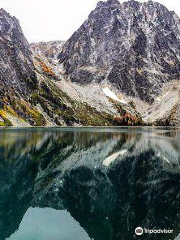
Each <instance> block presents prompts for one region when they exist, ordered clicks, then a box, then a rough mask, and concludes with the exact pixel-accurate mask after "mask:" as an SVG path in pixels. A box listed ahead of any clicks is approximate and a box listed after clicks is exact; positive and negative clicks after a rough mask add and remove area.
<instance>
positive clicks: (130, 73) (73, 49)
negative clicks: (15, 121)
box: [58, 0, 180, 103]
mask: <svg viewBox="0 0 180 240" xmlns="http://www.w3.org/2000/svg"><path fill="white" fill-rule="evenodd" d="M58 57H59V61H60V63H62V65H63V67H64V73H65V74H66V75H68V77H69V79H70V80H71V81H74V82H77V83H81V84H88V83H90V82H97V83H99V82H107V83H110V84H112V85H113V86H114V87H115V88H117V89H119V90H120V91H122V92H123V93H126V94H127V95H128V96H133V97H137V98H140V99H141V100H144V101H146V102H148V103H152V102H153V101H154V99H155V97H156V96H157V95H159V94H160V92H161V88H162V86H163V83H167V82H169V81H171V80H174V79H176V80H177V79H179V77H180V76H179V70H180V20H179V18H178V16H177V15H176V14H175V13H174V12H171V11H168V10H167V9H166V8H165V7H164V6H163V5H161V4H159V3H156V2H152V1H148V2H145V3H140V2H137V1H133V0H131V1H128V2H124V3H122V4H120V2H119V1H118V0H108V1H107V2H99V3H98V4H97V7H96V9H95V10H94V11H92V12H91V14H90V15H89V17H88V19H87V20H86V21H85V22H84V24H83V25H82V26H81V27H80V28H79V29H78V30H77V31H76V32H75V33H74V34H73V36H72V37H71V38H70V39H69V40H68V41H67V42H66V43H65V44H64V46H63V49H62V51H61V53H60V54H59V56H58Z"/></svg>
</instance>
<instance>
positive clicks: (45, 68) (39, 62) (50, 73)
mask: <svg viewBox="0 0 180 240" xmlns="http://www.w3.org/2000/svg"><path fill="white" fill-rule="evenodd" d="M36 60H37V62H36V65H39V66H41V69H42V71H43V72H44V73H45V74H47V75H48V76H51V77H56V74H55V73H54V72H53V70H52V68H51V67H49V66H47V65H46V64H45V63H44V62H43V61H42V60H41V59H40V58H39V56H36Z"/></svg>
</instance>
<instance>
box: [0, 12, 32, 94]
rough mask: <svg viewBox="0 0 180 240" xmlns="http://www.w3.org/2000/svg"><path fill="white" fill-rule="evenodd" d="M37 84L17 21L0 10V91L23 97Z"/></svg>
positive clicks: (26, 46) (26, 43)
mask: <svg viewBox="0 0 180 240" xmlns="http://www.w3.org/2000/svg"><path fill="white" fill-rule="evenodd" d="M36 84H37V79H36V74H35V68H34V64H33V60H32V56H31V51H30V48H29V44H28V42H27V40H26V38H25V37H24V35H23V32H22V29H21V27H20V25H19V22H18V20H17V19H16V18H15V17H11V16H10V15H9V14H8V13H7V12H6V11H5V10H3V9H1V10H0V91H1V93H0V94H1V95H6V94H7V92H11V91H12V92H13V91H15V92H16V93H17V94H20V95H21V96H23V97H26V96H27V94H29V88H35V86H36Z"/></svg>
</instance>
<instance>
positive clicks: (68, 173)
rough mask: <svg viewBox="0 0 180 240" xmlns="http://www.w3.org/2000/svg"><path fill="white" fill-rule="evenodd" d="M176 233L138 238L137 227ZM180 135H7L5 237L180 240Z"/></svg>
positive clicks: (2, 151)
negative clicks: (167, 230)
mask: <svg viewBox="0 0 180 240" xmlns="http://www.w3.org/2000/svg"><path fill="white" fill-rule="evenodd" d="M139 226H140V227H142V228H146V229H169V230H173V233H172V234H151V235H150V234H143V235H142V236H136V235H135V233H134V231H135V228H136V227H139ZM179 234H180V130H178V129H162V128H159V129H150V128H144V129H139V128H122V129H118V128H109V129H103V128H90V129H88V128H84V129H79V128H77V129H70V128H69V129H68V128H65V129H61V128H53V129H51V128H47V129H46V128H45V129H43V128H35V129H34V128H31V129H1V130H0V240H5V239H6V240H90V239H94V240H132V239H143V240H144V239H145V240H146V239H150V240H151V239H152V240H153V239H154V240H156V239H157V240H168V239H170V240H174V239H176V240H180V235H179Z"/></svg>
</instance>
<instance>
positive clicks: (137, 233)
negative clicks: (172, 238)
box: [135, 227, 173, 236]
mask: <svg viewBox="0 0 180 240" xmlns="http://www.w3.org/2000/svg"><path fill="white" fill-rule="evenodd" d="M143 233H149V234H152V233H166V234H170V233H173V230H166V229H163V230H162V229H158V230H155V229H146V228H144V230H143V229H142V228H141V227H137V228H136V229H135V234H136V235H139V236H140V235H142V234H143Z"/></svg>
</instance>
